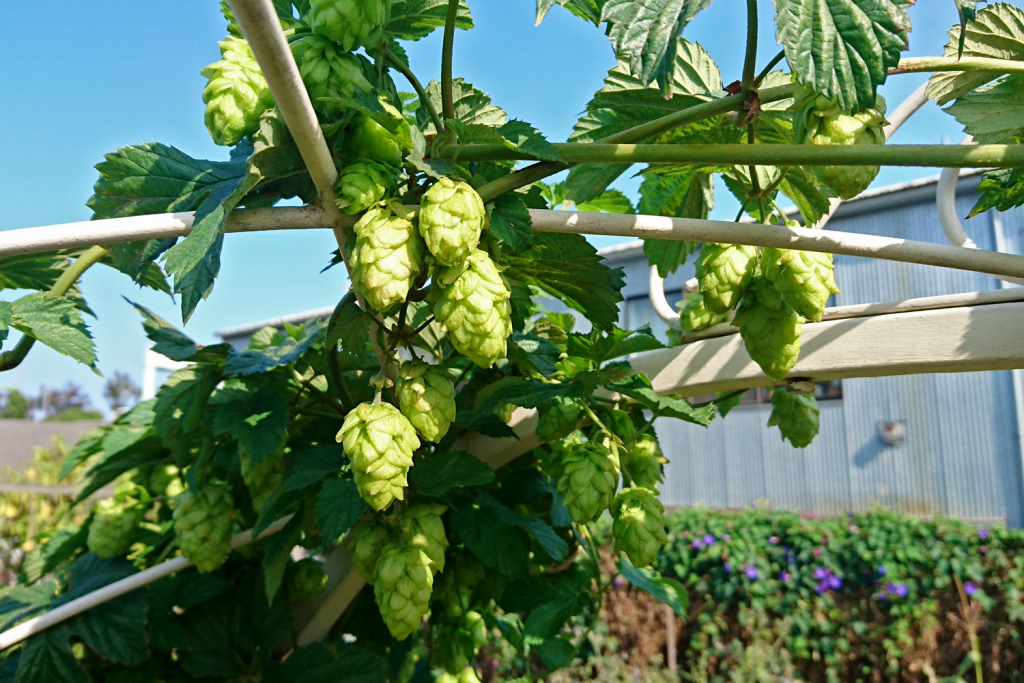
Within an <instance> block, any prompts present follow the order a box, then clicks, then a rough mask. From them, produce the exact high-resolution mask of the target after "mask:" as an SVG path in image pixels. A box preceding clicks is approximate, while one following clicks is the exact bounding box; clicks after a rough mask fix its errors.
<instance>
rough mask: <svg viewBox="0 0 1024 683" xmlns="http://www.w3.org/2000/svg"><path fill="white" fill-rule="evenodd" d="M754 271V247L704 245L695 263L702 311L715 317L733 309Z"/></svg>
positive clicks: (755, 263)
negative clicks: (702, 305) (703, 309)
mask: <svg viewBox="0 0 1024 683" xmlns="http://www.w3.org/2000/svg"><path fill="white" fill-rule="evenodd" d="M756 267H757V247H747V246H743V245H733V244H713V243H711V242H706V243H705V244H704V246H703V247H702V248H701V250H700V257H699V258H698V259H697V280H698V281H699V282H700V293H701V295H703V297H704V306H705V308H707V310H708V311H710V312H711V313H714V314H717V315H725V314H726V313H728V312H729V311H730V310H731V309H733V308H735V307H736V304H737V303H739V300H740V297H741V296H743V292H744V290H745V289H746V288H747V285H749V284H750V279H751V278H752V277H754V270H755V269H756Z"/></svg>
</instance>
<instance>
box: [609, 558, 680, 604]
mask: <svg viewBox="0 0 1024 683" xmlns="http://www.w3.org/2000/svg"><path fill="white" fill-rule="evenodd" d="M618 567H619V573H620V574H622V577H623V578H624V579H626V581H629V582H630V583H631V584H633V585H634V586H636V587H637V588H639V589H640V590H642V591H644V592H645V593H647V594H648V595H650V596H651V597H653V598H654V599H655V600H657V601H658V602H661V603H662V604H665V605H668V606H669V607H671V608H672V611H673V612H675V613H676V614H678V615H679V616H681V617H682V618H683V619H686V618H687V614H686V608H687V607H689V605H690V594H689V593H687V592H686V587H685V586H683V584H681V583H679V582H678V581H676V580H675V579H668V578H665V577H663V576H661V575H660V574H658V572H656V571H653V570H651V569H639V568H637V567H634V566H633V563H632V562H630V561H629V558H628V557H626V556H625V555H623V556H621V557H620V558H619V563H618Z"/></svg>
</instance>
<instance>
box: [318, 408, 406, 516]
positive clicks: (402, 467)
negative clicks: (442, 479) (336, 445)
mask: <svg viewBox="0 0 1024 683" xmlns="http://www.w3.org/2000/svg"><path fill="white" fill-rule="evenodd" d="M338 441H340V442H341V443H342V445H343V447H344V449H345V454H346V455H347V456H348V458H349V460H351V461H352V468H353V473H354V475H355V480H356V487H357V488H358V489H359V495H361V496H362V497H363V500H365V501H366V502H367V503H369V504H370V505H371V506H372V507H373V509H375V510H383V509H384V508H386V507H388V506H389V505H391V503H392V501H395V500H404V499H405V488H406V486H408V481H407V476H408V474H409V468H410V467H412V454H413V452H414V451H415V450H416V449H417V448H419V447H420V440H419V439H418V438H416V429H415V428H414V427H413V426H412V424H411V423H410V422H409V420H408V419H406V417H405V416H404V415H402V413H400V412H399V411H398V408H395V407H394V406H393V405H391V404H389V403H379V404H377V405H373V404H370V403H360V404H359V405H358V406H356V408H355V410H353V411H351V412H350V413H349V414H348V415H347V416H346V417H345V422H344V423H343V424H342V426H341V431H339V432H338Z"/></svg>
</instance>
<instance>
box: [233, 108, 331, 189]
mask: <svg viewBox="0 0 1024 683" xmlns="http://www.w3.org/2000/svg"><path fill="white" fill-rule="evenodd" d="M240 146H241V145H240ZM240 146H239V147H240ZM236 149H237V148H236ZM232 152H234V150H232ZM243 153H244V152H243ZM248 159H249V173H250V174H255V175H257V176H258V178H257V180H256V183H255V186H254V187H253V188H252V190H251V191H250V192H249V193H248V194H247V195H246V196H245V197H244V198H243V199H242V200H241V201H240V202H239V205H240V206H242V205H244V206H248V207H266V206H273V205H274V204H276V203H277V202H278V201H280V200H282V199H290V198H292V197H299V198H300V199H301V200H302V201H303V202H306V203H307V204H308V203H310V202H312V201H313V200H314V199H316V197H317V190H316V187H315V186H314V185H313V180H312V178H310V176H309V172H308V171H307V170H306V164H305V162H304V161H303V160H302V155H301V154H300V153H299V148H298V147H297V146H296V145H295V141H294V139H293V138H292V134H291V132H290V131H289V130H288V126H287V125H286V124H285V122H284V117H282V116H281V112H280V111H279V110H278V109H277V108H276V107H274V108H271V109H268V110H267V111H265V112H264V113H263V115H262V116H261V117H260V127H259V130H257V132H256V135H255V136H254V137H253V141H252V153H251V155H249V156H248Z"/></svg>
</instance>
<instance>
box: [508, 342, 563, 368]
mask: <svg viewBox="0 0 1024 683" xmlns="http://www.w3.org/2000/svg"><path fill="white" fill-rule="evenodd" d="M560 356H561V351H559V349H558V347H557V346H555V345H554V344H552V343H551V342H550V341H549V340H547V339H544V338H542V337H536V336H534V335H532V334H524V333H522V332H514V333H513V334H512V336H511V337H509V340H508V359H509V360H510V361H512V362H513V363H516V364H518V365H523V366H525V367H528V368H530V369H532V370H534V371H536V372H539V373H540V374H542V375H544V376H548V375H550V374H552V373H554V372H555V370H556V369H557V367H556V365H555V363H557V362H558V359H559V357H560Z"/></svg>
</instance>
